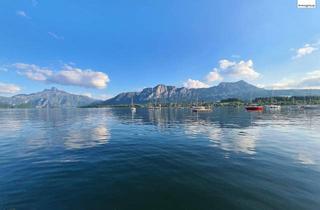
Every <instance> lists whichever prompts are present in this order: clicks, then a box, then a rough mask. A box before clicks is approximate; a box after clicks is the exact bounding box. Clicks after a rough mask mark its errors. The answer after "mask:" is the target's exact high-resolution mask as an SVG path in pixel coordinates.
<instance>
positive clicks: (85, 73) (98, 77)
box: [13, 63, 110, 89]
mask: <svg viewBox="0 0 320 210" xmlns="http://www.w3.org/2000/svg"><path fill="white" fill-rule="evenodd" d="M13 67H15V68H16V69H17V70H18V73H19V74H21V75H24V76H26V77H27V78H29V79H31V80H35V81H43V82H48V83H56V84H61V85H73V86H81V87H86V88H99V89H102V88H105V87H106V86H107V84H108V83H109V82H110V79H109V77H108V75H107V74H105V73H103V72H99V71H94V70H91V69H80V68H76V67H73V66H70V65H64V66H63V68H62V69H61V70H59V71H53V70H51V69H49V68H45V67H39V66H37V65H34V64H25V63H16V64H13Z"/></svg>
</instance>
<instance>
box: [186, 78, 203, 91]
mask: <svg viewBox="0 0 320 210" xmlns="http://www.w3.org/2000/svg"><path fill="white" fill-rule="evenodd" d="M183 86H184V87H186V88H189V89H191V88H207V87H209V85H208V84H206V83H204V82H201V81H199V80H193V79H188V80H187V81H186V82H185V83H183Z"/></svg>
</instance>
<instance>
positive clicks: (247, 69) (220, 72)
mask: <svg viewBox="0 0 320 210" xmlns="http://www.w3.org/2000/svg"><path fill="white" fill-rule="evenodd" d="M259 76H260V74H259V73H258V72H257V71H256V70H255V69H254V68H253V61H252V60H248V61H243V60H241V61H239V62H236V61H230V60H227V59H222V60H220V61H219V68H214V69H213V70H212V71H211V72H209V73H208V74H207V75H206V77H205V79H204V80H205V81H206V82H202V81H200V80H193V79H188V80H187V81H186V82H184V83H183V85H184V87H188V88H206V87H209V84H211V85H212V83H213V82H216V81H222V80H224V78H227V79H234V78H236V79H237V80H243V79H245V80H254V79H257V78H258V77H259Z"/></svg>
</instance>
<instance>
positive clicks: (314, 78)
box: [266, 70, 320, 89]
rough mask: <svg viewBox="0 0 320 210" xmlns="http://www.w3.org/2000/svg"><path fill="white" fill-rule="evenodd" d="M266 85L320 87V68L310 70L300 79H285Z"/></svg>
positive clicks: (297, 87)
mask: <svg viewBox="0 0 320 210" xmlns="http://www.w3.org/2000/svg"><path fill="white" fill-rule="evenodd" d="M266 87H267V88H273V89H320V70H317V71H312V72H308V73H306V75H305V76H303V77H301V78H300V79H296V80H293V79H283V80H281V81H280V82H277V83H274V84H272V85H269V86H266Z"/></svg>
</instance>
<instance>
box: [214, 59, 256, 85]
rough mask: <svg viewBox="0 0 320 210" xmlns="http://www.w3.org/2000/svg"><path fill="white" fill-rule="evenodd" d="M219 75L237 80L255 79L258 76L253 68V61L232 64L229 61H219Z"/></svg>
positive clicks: (232, 62)
mask: <svg viewBox="0 0 320 210" xmlns="http://www.w3.org/2000/svg"><path fill="white" fill-rule="evenodd" d="M219 63H220V68H221V70H220V74H221V75H225V76H231V77H236V78H237V79H248V80H254V79H257V78H258V77H259V76H260V74H259V73H258V72H257V71H256V70H255V69H254V68H253V61H252V60H248V61H243V60H241V61H240V62H238V63H237V62H234V61H229V60H225V59H224V60H220V61H219Z"/></svg>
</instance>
